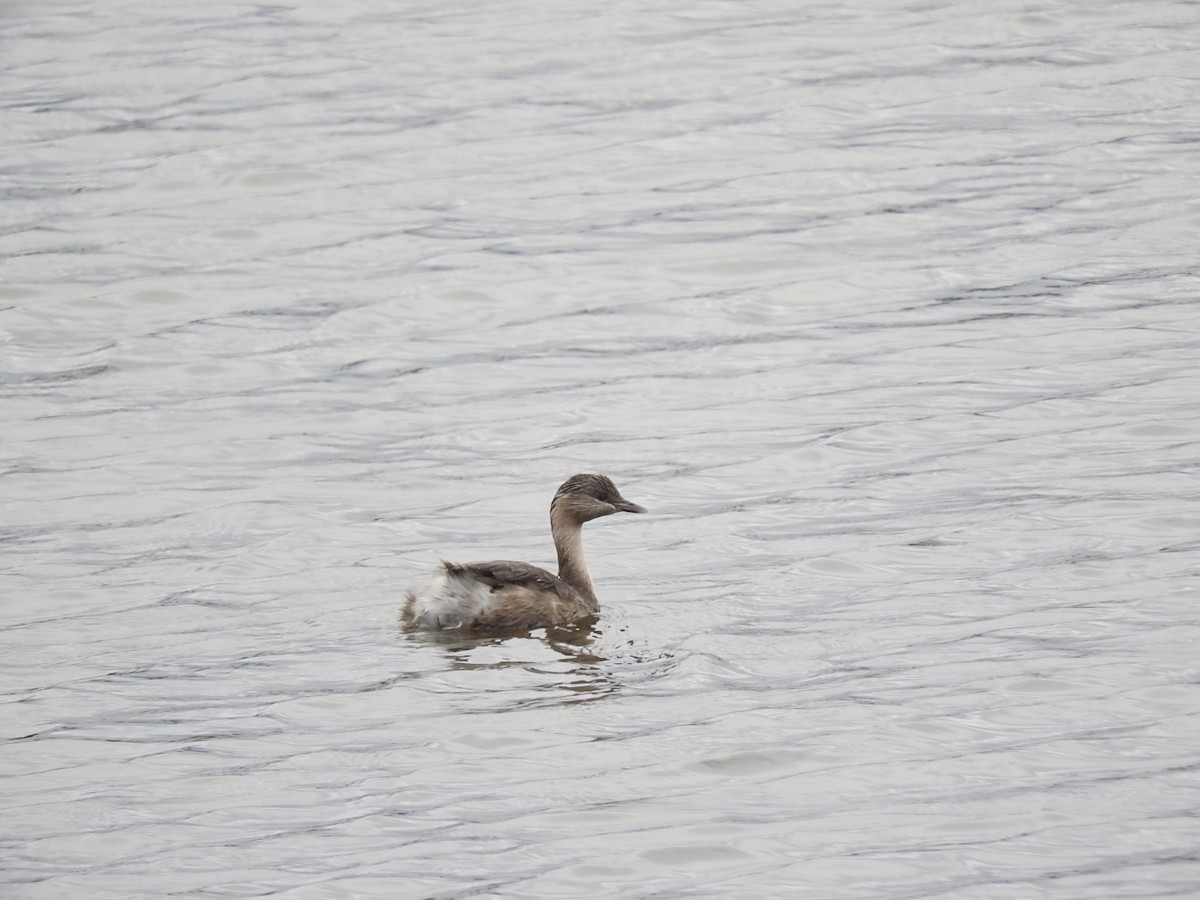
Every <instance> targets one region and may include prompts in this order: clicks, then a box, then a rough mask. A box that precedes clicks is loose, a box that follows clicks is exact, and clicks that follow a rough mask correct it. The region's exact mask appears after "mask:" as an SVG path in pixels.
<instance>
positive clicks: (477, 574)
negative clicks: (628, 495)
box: [400, 474, 646, 631]
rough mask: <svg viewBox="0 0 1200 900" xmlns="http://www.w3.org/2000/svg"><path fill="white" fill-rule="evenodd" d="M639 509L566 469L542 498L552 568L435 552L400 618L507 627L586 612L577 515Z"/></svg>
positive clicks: (591, 605) (592, 608)
mask: <svg viewBox="0 0 1200 900" xmlns="http://www.w3.org/2000/svg"><path fill="white" fill-rule="evenodd" d="M645 511H646V510H645V509H644V508H642V507H640V506H638V505H637V504H636V503H630V502H629V501H628V500H626V499H625V498H624V497H622V496H621V492H620V491H618V490H617V487H616V485H614V484H613V483H612V480H611V479H609V478H608V477H607V476H605V475H590V474H583V475H572V476H571V477H570V478H568V479H567V480H566V481H564V482H563V483H562V486H561V487H559V489H558V491H557V492H556V493H555V494H554V499H553V500H552V501H551V503H550V534H551V535H552V536H553V538H554V549H555V550H556V551H557V552H558V574H557V575H552V574H550V573H549V572H547V571H546V570H545V569H539V568H538V567H537V566H531V565H529V564H528V563H522V562H510V561H509V560H496V561H494V562H477V563H465V564H461V565H460V564H458V563H450V562H446V561H444V560H443V561H442V565H441V568H439V569H438V570H437V571H436V572H434V574H433V577H432V578H431V579H430V581H429V583H428V584H426V585H425V586H424V587H422V588H420V589H418V590H415V591H410V592H409V593H408V596H407V597H406V598H405V601H404V606H403V608H402V609H401V611H400V619H401V622H402V623H403V625H404V627H406V628H408V629H413V630H415V629H421V628H426V629H434V630H445V629H460V630H463V631H508V630H529V629H533V628H544V627H547V626H554V625H569V624H572V623H574V622H581V621H584V620H587V619H589V618H591V617H592V616H595V615H596V613H597V612H599V611H600V603H599V601H598V600H597V599H596V590H595V588H594V587H593V586H592V576H591V575H590V574H589V573H588V567H587V562H586V561H585V560H584V558H583V540H582V536H583V523H584V522H590V521H591V520H592V519H598V518H600V517H601V516H609V515H612V514H613V513H618V512H629V513H644V512H645Z"/></svg>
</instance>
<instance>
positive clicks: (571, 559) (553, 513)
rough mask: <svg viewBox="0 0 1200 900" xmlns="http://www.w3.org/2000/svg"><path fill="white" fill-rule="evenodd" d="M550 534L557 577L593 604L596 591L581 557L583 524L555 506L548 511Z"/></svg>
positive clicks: (584, 561) (566, 511)
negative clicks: (556, 553) (554, 552)
mask: <svg viewBox="0 0 1200 900" xmlns="http://www.w3.org/2000/svg"><path fill="white" fill-rule="evenodd" d="M550 534H551V535H553V537H554V549H555V550H556V551H557V552H558V577H559V578H561V579H562V580H563V581H565V582H566V583H567V584H569V585H570V586H571V587H573V588H575V590H577V591H579V593H580V594H582V595H583V596H584V597H585V598H586V599H587V600H589V601H591V602H593V603H595V602H596V589H595V588H594V587H593V586H592V576H591V575H590V574H589V573H588V567H587V560H586V559H584V557H583V523H581V522H580V521H579V520H578V519H576V518H575V517H574V516H573V515H571V514H570V512H569V511H568V510H566V509H563V508H562V507H558V506H556V507H554V508H552V509H551V510H550Z"/></svg>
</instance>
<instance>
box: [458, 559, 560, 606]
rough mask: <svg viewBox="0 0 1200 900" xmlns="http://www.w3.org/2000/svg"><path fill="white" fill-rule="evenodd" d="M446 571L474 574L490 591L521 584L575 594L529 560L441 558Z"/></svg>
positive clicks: (537, 588)
mask: <svg viewBox="0 0 1200 900" xmlns="http://www.w3.org/2000/svg"><path fill="white" fill-rule="evenodd" d="M442 565H443V566H444V567H445V569H446V572H447V574H449V575H458V576H460V577H461V576H466V577H468V578H474V579H475V580H476V581H480V582H482V583H483V584H486V585H487V586H488V587H489V588H490V589H491V590H492V592H493V593H494V592H496V591H498V590H501V589H502V588H511V587H523V588H531V589H534V590H541V591H551V592H553V593H555V594H558V595H559V596H560V597H562V598H563V599H570V598H573V597H574V596H575V593H576V592H575V589H574V588H572V587H571V586H570V585H569V584H567V583H566V582H565V581H563V580H562V579H561V578H559V577H558V576H557V575H552V574H551V573H549V572H547V571H546V570H545V569H541V568H538V567H537V566H531V565H530V564H529V563H523V562H513V561H512V560H508V559H496V560H491V561H490V562H475V563H462V564H459V563H451V562H446V561H445V560H442Z"/></svg>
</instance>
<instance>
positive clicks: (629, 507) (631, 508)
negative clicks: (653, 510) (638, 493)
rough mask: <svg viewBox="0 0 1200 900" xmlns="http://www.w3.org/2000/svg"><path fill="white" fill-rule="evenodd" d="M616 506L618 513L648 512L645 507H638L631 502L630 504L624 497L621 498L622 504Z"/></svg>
mask: <svg viewBox="0 0 1200 900" xmlns="http://www.w3.org/2000/svg"><path fill="white" fill-rule="evenodd" d="M615 506H616V507H617V512H636V513H643V512H645V511H646V507H644V506H638V505H637V504H636V503H630V502H629V501H628V500H626V499H625V498H624V497H622V498H621V502H620V503H617V504H615Z"/></svg>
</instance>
